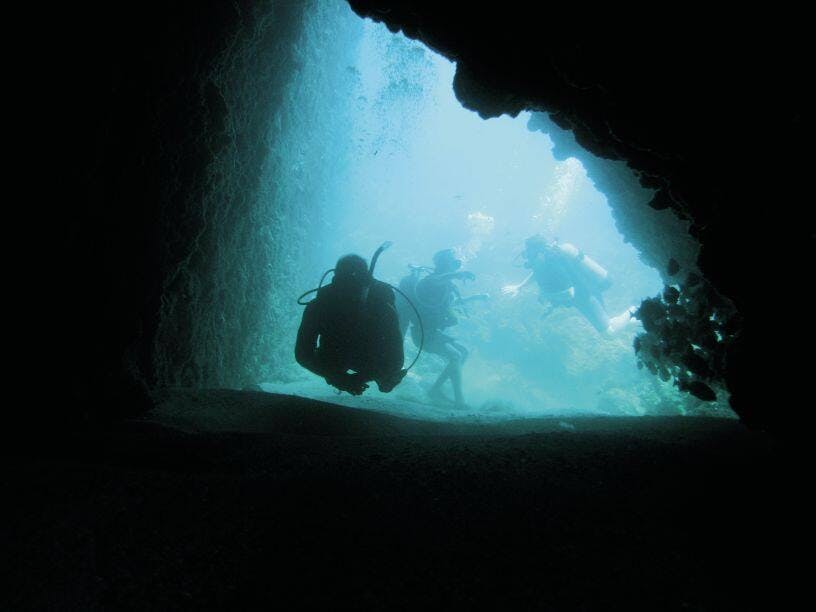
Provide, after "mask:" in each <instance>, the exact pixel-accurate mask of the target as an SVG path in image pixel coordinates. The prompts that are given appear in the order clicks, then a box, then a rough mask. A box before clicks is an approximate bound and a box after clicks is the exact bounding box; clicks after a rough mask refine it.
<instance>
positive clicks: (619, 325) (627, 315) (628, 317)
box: [608, 306, 637, 334]
mask: <svg viewBox="0 0 816 612" xmlns="http://www.w3.org/2000/svg"><path fill="white" fill-rule="evenodd" d="M636 312H637V308H636V307H635V306H630V307H629V308H627V309H626V310H624V311H623V312H622V313H620V314H619V315H617V316H614V317H612V318H611V319H609V328H608V331H609V333H610V334H614V333H615V332H617V331H620V330H621V329H623V328H625V327H627V326H628V325H630V324H632V323H636V322H637V318H636V317H635V313H636Z"/></svg>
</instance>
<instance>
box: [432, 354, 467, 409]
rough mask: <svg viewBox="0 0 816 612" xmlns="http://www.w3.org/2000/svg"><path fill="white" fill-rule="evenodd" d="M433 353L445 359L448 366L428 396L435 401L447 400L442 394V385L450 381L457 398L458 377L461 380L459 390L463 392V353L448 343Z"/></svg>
mask: <svg viewBox="0 0 816 612" xmlns="http://www.w3.org/2000/svg"><path fill="white" fill-rule="evenodd" d="M433 353H434V354H436V355H439V356H440V357H442V358H444V359H445V360H446V361H447V364H446V365H445V368H444V369H443V370H442V372H440V374H439V377H438V378H437V379H436V381H435V382H434V384H433V385H431V388H430V389H429V390H428V395H430V396H431V397H432V398H434V399H446V398H445V395H444V393H442V385H444V384H445V382H446V381H447V380H448V379H450V380H451V383H452V384H453V391H454V396H456V395H457V383H456V380H457V376H458V380H459V385H458V388H459V391H460V392H461V353H460V352H459V351H457V350H456V349H455V348H453V347H452V346H451V345H450V344H449V343H447V342H446V343H444V344H441V345H440V346H435V347H434V350H433ZM448 401H450V400H448Z"/></svg>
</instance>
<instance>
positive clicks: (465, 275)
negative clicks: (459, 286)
mask: <svg viewBox="0 0 816 612" xmlns="http://www.w3.org/2000/svg"><path fill="white" fill-rule="evenodd" d="M427 278H429V279H430V278H433V280H434V281H438V282H442V281H452V280H471V281H472V280H476V275H475V274H474V273H473V272H468V271H467V270H461V271H459V272H445V273H444V274H432V275H431V276H428V277H427Z"/></svg>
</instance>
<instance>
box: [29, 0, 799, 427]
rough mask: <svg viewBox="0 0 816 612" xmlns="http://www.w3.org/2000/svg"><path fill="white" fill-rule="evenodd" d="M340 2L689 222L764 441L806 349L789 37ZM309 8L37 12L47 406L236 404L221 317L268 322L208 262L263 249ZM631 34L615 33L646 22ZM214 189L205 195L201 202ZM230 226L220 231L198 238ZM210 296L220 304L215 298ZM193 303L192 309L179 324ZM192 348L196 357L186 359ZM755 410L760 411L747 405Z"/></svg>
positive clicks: (791, 400)
mask: <svg viewBox="0 0 816 612" xmlns="http://www.w3.org/2000/svg"><path fill="white" fill-rule="evenodd" d="M351 4H352V6H353V8H354V9H355V10H357V11H358V12H359V13H361V14H371V15H373V16H374V17H376V18H378V19H385V20H386V22H387V23H388V25H389V26H390V27H392V28H395V29H396V28H402V29H404V31H405V32H406V34H408V35H409V36H412V37H414V38H420V39H422V40H423V41H425V42H426V43H427V44H428V45H429V46H431V47H433V48H435V49H437V50H439V51H441V52H442V53H444V54H446V55H448V56H449V57H452V58H454V59H456V60H457V62H458V67H459V70H458V74H457V78H456V81H455V88H456V91H457V94H458V95H459V97H460V99H461V100H462V102H463V103H464V104H465V105H466V106H468V107H470V108H475V109H478V110H479V112H480V113H481V114H483V115H484V116H492V115H496V114H499V113H503V112H510V113H516V112H518V111H520V110H521V109H523V108H531V109H538V110H541V111H546V112H547V113H549V116H550V118H551V120H552V121H553V122H555V123H556V124H557V125H559V126H561V127H564V128H568V129H570V130H572V131H573V132H574V134H575V138H576V140H577V143H578V144H579V145H581V146H582V147H585V148H587V149H588V150H590V151H592V152H594V153H595V154H596V155H598V156H599V157H600V158H604V159H609V160H612V161H614V162H616V163H627V164H628V165H629V166H630V167H631V168H632V169H633V170H634V171H635V172H636V175H637V177H638V179H639V181H640V183H641V185H642V186H643V187H646V188H648V189H653V190H656V192H657V193H656V195H655V199H654V200H653V201H652V205H653V206H655V207H656V208H658V209H662V208H672V209H673V210H675V211H676V212H677V213H678V215H679V216H680V218H681V219H683V220H684V222H688V223H690V224H691V225H690V231H691V234H692V235H693V236H694V237H695V238H696V239H698V240H699V241H700V245H701V251H700V257H699V260H698V266H699V268H700V270H701V271H702V272H703V273H704V275H705V277H706V278H707V279H708V280H709V281H711V282H712V283H713V284H714V286H715V287H716V288H717V290H718V291H719V292H720V293H721V294H723V295H724V296H726V297H727V298H729V299H730V300H732V301H733V302H734V303H735V304H736V306H737V307H738V308H739V310H740V312H741V313H742V315H743V316H744V319H745V326H744V329H743V330H742V333H741V336H740V338H738V339H737V340H736V341H735V342H734V344H733V347H732V349H731V351H730V354H729V356H728V359H727V364H726V367H725V370H726V372H727V378H728V386H729V389H730V391H731V393H732V400H733V402H734V406H735V408H736V409H737V411H738V412H739V413H740V414H741V415H743V417H745V418H746V419H748V420H749V421H751V422H757V423H760V424H764V425H769V426H772V425H774V423H773V421H774V420H775V419H777V418H779V420H783V419H787V418H788V417H787V414H785V413H784V412H785V410H787V411H788V412H790V410H792V407H793V406H796V405H797V403H798V402H797V400H798V398H797V396H796V395H797V393H799V392H800V391H801V387H800V386H799V385H798V381H799V380H803V377H802V374H803V372H802V371H801V368H799V369H797V368H796V362H795V361H794V360H792V359H787V360H786V359H783V358H780V357H779V353H780V352H781V353H782V355H783V356H787V355H792V354H793V353H792V352H789V351H791V349H793V348H796V345H797V343H798V344H799V345H805V346H809V345H811V344H812V340H813V332H812V326H810V325H807V323H806V322H807V321H808V320H809V318H810V317H811V316H812V315H811V312H810V310H811V309H810V307H809V303H808V302H807V301H806V300H805V299H804V298H803V297H802V291H801V286H802V283H805V282H807V281H808V280H809V279H810V278H812V273H811V272H809V269H808V264H809V263H810V261H811V260H812V254H811V253H812V248H813V232H812V229H811V227H812V225H811V224H810V217H811V214H810V207H809V206H805V205H804V203H805V202H807V201H809V200H808V199H806V196H805V194H804V181H805V179H806V176H807V174H806V167H805V163H806V162H805V160H806V159H808V156H806V155H804V154H803V153H804V151H805V150H806V148H807V146H808V141H807V139H806V138H805V137H804V136H803V132H802V121H803V114H802V111H801V97H800V91H799V89H800V88H801V87H803V86H804V83H805V81H806V80H805V79H802V78H801V74H803V69H802V61H803V60H802V58H803V57H805V54H803V53H800V51H801V48H800V46H801V45H802V44H803V42H802V41H804V40H806V39H807V37H804V36H801V32H799V31H798V30H797V26H796V25H795V24H793V23H782V22H781V21H780V20H779V19H775V18H774V16H773V15H768V14H764V15H762V17H761V20H760V17H759V16H751V15H746V14H740V15H732V16H731V17H730V18H729V20H724V19H722V20H721V19H718V18H716V17H714V16H712V15H711V14H710V11H706V17H705V20H703V19H702V18H700V19H699V20H698V18H697V16H696V14H695V13H694V12H692V11H689V12H687V13H686V17H683V18H681V17H679V16H677V15H674V16H672V18H671V19H670V20H669V19H666V18H662V17H658V16H656V15H655V16H654V17H650V19H651V21H649V20H647V25H646V26H638V27H637V28H635V27H633V26H629V27H627V26H626V23H627V21H628V19H629V17H628V16H625V15H618V16H616V18H615V19H611V18H610V16H609V15H598V14H583V15H580V16H577V15H566V14H558V13H557V12H555V10H554V9H553V8H552V7H549V6H548V7H546V12H541V13H536V12H533V11H532V9H529V10H524V9H520V8H519V7H518V6H517V5H514V7H513V9H512V11H510V10H505V9H504V8H501V7H493V8H490V7H487V8H473V7H467V6H463V7H462V8H461V9H459V8H455V7H453V6H451V5H449V4H448V3H433V2H427V3H425V2H405V1H399V0H390V1H386V0H379V1H368V0H353V1H352V2H351ZM310 7H311V5H310V4H308V3H299V2H271V1H269V2H265V1H261V0H259V1H257V2H252V1H249V0H242V1H240V2H235V3H224V2H220V1H214V0H213V1H203V2H198V1H197V2H188V1H182V2H174V3H172V5H167V6H166V5H149V4H147V5H139V6H138V7H132V8H128V9H124V8H114V6H113V5H100V6H94V5H93V4H87V5H83V6H82V7H63V8H62V9H59V10H58V9H55V10H54V12H52V13H51V15H50V17H51V18H50V20H49V23H50V24H52V28H53V30H55V34H54V36H53V37H51V36H49V40H48V41H46V42H48V43H49V44H50V46H51V47H52V49H51V51H50V52H49V57H48V62H47V64H43V66H40V68H42V70H41V71H40V72H38V73H37V77H36V79H37V80H40V81H42V82H43V83H44V87H43V89H45V90H46V91H43V94H42V96H41V97H42V100H43V101H44V103H43V107H44V108H43V109H42V113H41V116H42V117H46V118H47V119H48V120H49V121H50V122H51V124H53V126H54V131H53V132H52V133H49V134H48V139H47V141H45V142H46V143H47V146H48V156H49V158H53V159H58V160H60V164H59V166H60V167H59V169H58V171H59V178H58V179H57V180H54V179H51V178H49V179H48V181H47V182H48V183H49V184H51V185H52V186H53V188H54V191H55V194H54V197H53V198H52V199H51V200H50V201H49V202H47V203H46V206H47V210H48V213H49V214H50V215H51V217H52V218H51V219H50V221H52V222H53V226H54V228H55V230H56V231H55V232H54V233H53V235H47V236H46V238H47V239H48V240H49V242H51V243H52V245H53V246H54V247H55V248H54V249H53V253H51V252H50V251H49V253H51V255H50V257H49V259H50V260H49V262H48V282H47V283H39V277H38V276H37V275H32V277H31V279H30V283H31V285H37V284H41V285H44V286H39V287H35V289H36V290H37V291H39V293H36V294H35V295H37V296H40V297H39V298H38V299H39V300H40V303H39V304H38V307H39V306H42V314H41V316H40V317H39V321H38V322H44V323H43V325H42V327H43V330H42V335H41V337H40V336H38V338H37V341H36V342H34V341H32V342H31V345H32V350H31V353H32V359H34V358H37V357H39V355H38V354H35V353H36V351H38V350H40V348H41V347H42V346H46V347H48V350H49V353H48V357H49V367H48V369H47V377H48V378H49V379H50V380H51V383H50V388H51V389H53V390H54V393H53V398H56V399H58V400H59V403H57V402H54V401H52V402H51V405H52V406H54V407H55V409H56V410H58V411H59V412H61V413H72V414H73V413H76V412H77V411H79V412H94V413H100V414H112V413H114V412H115V411H117V410H120V409H124V410H135V409H138V408H139V407H140V406H141V405H143V404H144V403H145V402H146V396H145V394H144V390H145V388H146V387H147V386H150V385H152V384H154V383H155V382H157V380H159V381H161V382H186V383H195V384H217V383H219V382H221V383H228V384H230V385H234V386H237V385H239V384H241V380H240V376H238V375H237V374H235V373H234V372H233V373H230V370H231V369H233V370H234V368H233V365H234V364H236V363H239V362H243V363H249V364H250V366H251V367H254V365H253V364H257V365H258V367H261V366H264V365H265V364H263V363H262V362H261V361H260V359H262V357H261V356H260V353H261V352H262V349H263V345H262V344H261V345H255V346H245V345H241V343H240V342H237V344H234V345H231V344H228V345H221V344H218V338H223V337H226V334H225V333H222V332H224V330H228V329H232V328H230V325H232V324H233V321H234V322H235V323H234V324H235V325H237V326H238V327H240V328H241V329H249V328H251V327H252V326H255V325H260V324H266V323H267V321H266V320H265V319H262V318H260V317H259V316H258V315H257V314H256V313H252V312H250V311H249V310H247V309H246V308H243V307H242V305H243V304H246V303H247V302H248V301H249V300H251V299H254V296H255V295H256V293H257V291H258V290H257V288H256V287H253V280H252V279H253V277H254V272H253V271H250V270H246V269H241V267H240V266H237V264H232V263H229V262H228V261H227V260H226V259H224V260H223V261H222V260H220V259H219V256H220V254H221V253H235V252H237V251H239V250H240V249H241V248H243V247H242V246H241V245H243V244H250V245H258V244H263V242H264V240H265V238H264V237H263V236H262V235H260V233H261V232H262V231H264V230H261V229H257V228H256V229H250V227H249V224H247V223H246V221H245V219H246V218H247V217H246V215H250V217H251V215H252V214H253V212H252V207H253V202H254V196H253V190H257V189H258V188H259V181H262V178H261V177H263V175H264V172H265V171H266V168H265V166H264V163H265V161H266V162H268V160H264V159H263V157H262V155H261V150H262V149H264V148H265V147H266V146H267V144H268V142H267V139H268V138H269V137H270V132H269V130H268V129H262V126H264V125H268V124H269V123H272V124H273V125H274V117H275V108H276V105H279V104H280V103H281V98H280V93H281V92H280V90H279V88H278V85H279V84H280V83H281V82H284V81H285V80H286V78H287V73H288V74H290V75H291V74H294V73H295V71H296V70H297V63H298V58H297V53H296V50H295V49H294V48H293V44H294V43H295V41H296V37H297V36H298V33H299V32H300V25H301V22H302V15H303V11H304V10H308V9H310ZM637 17H638V19H637V20H636V21H635V19H634V17H632V21H631V22H630V23H635V22H637V23H643V22H644V19H643V18H644V15H637ZM794 17H795V16H794ZM792 19H793V17H792ZM802 23H804V22H802ZM593 24H595V25H593ZM802 27H804V26H802ZM780 35H781V36H780ZM770 40H776V41H777V42H775V43H773V45H771V43H770V42H768V41H770ZM250 49H256V50H266V51H259V53H247V51H248V50H250ZM268 62H271V64H270V63H268ZM249 71H251V72H252V74H251V76H248V73H249ZM39 75H44V76H43V77H42V78H41V77H40V76H39ZM247 96H249V99H248V98H247ZM233 105H239V106H240V108H241V112H240V113H239V114H237V115H236V114H231V111H230V107H231V106H233ZM236 120H237V121H238V123H236ZM216 158H218V159H222V160H223V159H227V160H232V161H231V163H232V164H233V168H232V170H234V171H235V174H234V175H233V176H232V177H228V176H226V175H224V176H218V175H214V174H213V172H214V171H217V167H215V166H213V160H215V159H216ZM596 180H597V179H596ZM213 186H218V189H219V190H221V191H220V194H221V195H218V196H217V197H222V196H223V197H224V198H225V199H224V200H221V201H219V202H217V205H216V202H213V201H211V200H208V198H212V197H213V191H212V187H213ZM42 199H46V198H42ZM613 205H615V204H614V202H613ZM616 206H617V207H618V210H619V212H620V211H621V210H622V209H621V208H620V207H621V206H622V204H621V203H618V204H617V205H616ZM38 211H39V209H38ZM650 214H651V213H650ZM635 216H636V215H634V214H633V213H631V212H626V213H622V214H621V215H619V217H618V222H619V224H621V227H622V229H623V230H624V232H626V233H627V235H628V236H629V237H630V239H631V240H632V241H633V242H634V243H636V245H637V246H638V247H639V248H640V249H641V250H642V251H643V252H644V254H645V256H646V257H653V258H654V259H655V260H656V261H657V260H662V259H665V254H664V253H663V252H662V251H661V252H655V253H652V255H647V253H651V252H652V249H649V248H648V246H647V245H644V244H643V243H642V242H643V238H642V236H641V235H639V234H638V231H636V230H634V229H631V228H632V227H633V226H632V224H631V223H630V221H628V220H631V219H632V218H634V217H635ZM205 220H206V221H205ZM241 220H244V221H243V225H242V223H241ZM233 223H237V227H236V229H235V232H234V233H226V234H224V233H218V232H214V231H213V229H212V228H213V227H214V226H215V224H218V225H221V226H227V225H230V224H233ZM242 228H243V229H242ZM627 228H630V229H627ZM267 229H269V228H267ZM797 230H798V231H797ZM631 232H634V233H631ZM52 238H53V240H51V239H52ZM675 239H676V238H674V237H673V238H672V240H675ZM680 242H681V243H684V242H685V241H684V240H680ZM670 250H671V249H670ZM678 257H679V258H678ZM675 259H676V260H677V262H678V263H679V264H680V267H681V268H682V269H684V270H685V268H686V267H688V266H689V265H690V263H688V262H687V261H686V260H684V259H683V257H682V256H680V255H678V256H677V257H675ZM216 260H218V261H221V263H219V264H218V265H214V264H213V261H216ZM266 263H268V262H260V264H259V265H260V266H263V265H266ZM236 266H237V267H236ZM275 274H277V272H275V273H274V274H272V277H273V278H277V277H275ZM225 278H229V279H231V280H235V282H236V283H237V284H236V294H235V295H233V296H229V297H225V296H224V295H223V294H222V293H220V292H222V291H223V290H224V284H223V282H221V281H219V279H225ZM279 280H280V282H284V283H291V282H292V281H291V279H279ZM276 282H278V281H276ZM55 297H56V300H55ZM190 299H195V300H197V303H198V304H199V306H197V307H196V308H187V307H186V306H188V305H189V304H188V303H187V301H189V300H190ZM29 301H33V300H29ZM55 305H56V307H55ZM223 312H227V313H229V315H230V317H231V321H230V322H229V325H228V324H227V322H226V321H225V320H221V319H220V318H219V317H220V316H221V313H223ZM193 317H195V320H194V319H193ZM199 321H200V323H199ZM785 323H787V324H788V325H789V326H793V328H791V327H785V326H784V325H783V324H785ZM800 324H801V325H802V331H801V332H796V331H795V328H796V326H798V325H800ZM202 326H203V327H202ZM214 328H217V329H215V330H214ZM803 335H804V337H803ZM793 336H795V337H793ZM233 337H237V335H233ZM787 337H792V339H791V341H789V342H786V338H787ZM157 341H160V342H159V344H157ZM192 345H196V346H203V347H210V348H206V349H204V354H203V355H202V354H196V351H194V350H190V346H192ZM157 346H158V347H159V349H158V350H157ZM168 347H169V348H168ZM213 347H214V348H213ZM769 347H771V348H773V349H774V351H775V352H774V353H773V354H771V355H769V354H768V352H767V351H768V349H769ZM169 353H173V354H172V355H169ZM263 358H266V357H263ZM221 359H223V361H219V360H221ZM50 364H53V365H50ZM157 366H158V367H157ZM225 372H227V374H224V373H225ZM37 374H39V372H37ZM222 375H223V376H226V377H227V378H229V380H226V379H223V378H222V379H218V377H219V376H222ZM770 395H775V396H778V397H777V398H776V401H773V402H769V401H762V400H767V399H768V397H769V396H770ZM768 406H773V407H774V408H773V409H771V408H767V407H768ZM778 406H786V408H785V409H784V410H780V409H779V408H776V407H778Z"/></svg>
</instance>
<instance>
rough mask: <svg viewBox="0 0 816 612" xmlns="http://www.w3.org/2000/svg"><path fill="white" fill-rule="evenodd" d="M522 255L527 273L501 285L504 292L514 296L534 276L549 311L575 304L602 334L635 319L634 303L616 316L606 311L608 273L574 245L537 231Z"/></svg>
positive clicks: (527, 243)
mask: <svg viewBox="0 0 816 612" xmlns="http://www.w3.org/2000/svg"><path fill="white" fill-rule="evenodd" d="M523 254H524V259H525V263H524V267H525V268H530V269H531V271H530V274H528V275H527V278H525V279H524V280H523V281H522V282H521V283H519V284H518V285H507V286H505V287H502V293H503V294H505V295H508V296H510V297H516V296H517V295H518V293H519V290H520V289H521V288H522V287H524V286H525V285H526V284H527V283H528V282H529V281H530V279H531V278H535V280H536V282H537V283H538V288H539V298H538V300H539V302H544V301H545V300H546V301H549V302H550V304H551V307H550V310H552V308H554V307H556V306H573V307H575V308H576V309H577V310H578V312H580V313H581V314H582V315H583V316H584V318H585V319H586V320H587V321H589V322H590V323H591V324H592V326H593V327H594V328H595V329H596V330H598V331H599V332H600V333H602V334H603V333H607V334H612V333H615V332H616V331H618V330H620V329H622V328H623V327H625V326H626V325H628V324H629V323H631V322H633V321H636V320H637V319H635V318H634V316H633V315H634V312H635V310H636V308H635V307H634V306H630V307H629V308H627V309H626V310H624V311H623V312H622V313H621V314H619V315H617V316H615V317H610V316H609V315H608V314H607V312H606V306H605V305H604V301H603V295H602V294H603V292H604V291H606V290H607V289H609V287H611V286H612V281H611V279H610V278H609V273H608V272H607V271H606V270H605V269H604V268H603V267H601V266H600V264H598V263H597V262H596V261H594V260H593V259H591V258H590V257H588V256H587V255H585V254H584V253H583V251H581V250H579V249H578V248H576V247H575V246H573V245H571V244H569V243H567V242H564V243H561V244H559V243H558V242H557V241H552V242H549V241H548V240H547V239H546V238H544V237H543V236H541V235H540V234H538V235H535V236H531V237H530V238H528V239H527V240H526V241H525V249H524V253H523ZM547 313H549V310H548V311H547Z"/></svg>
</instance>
